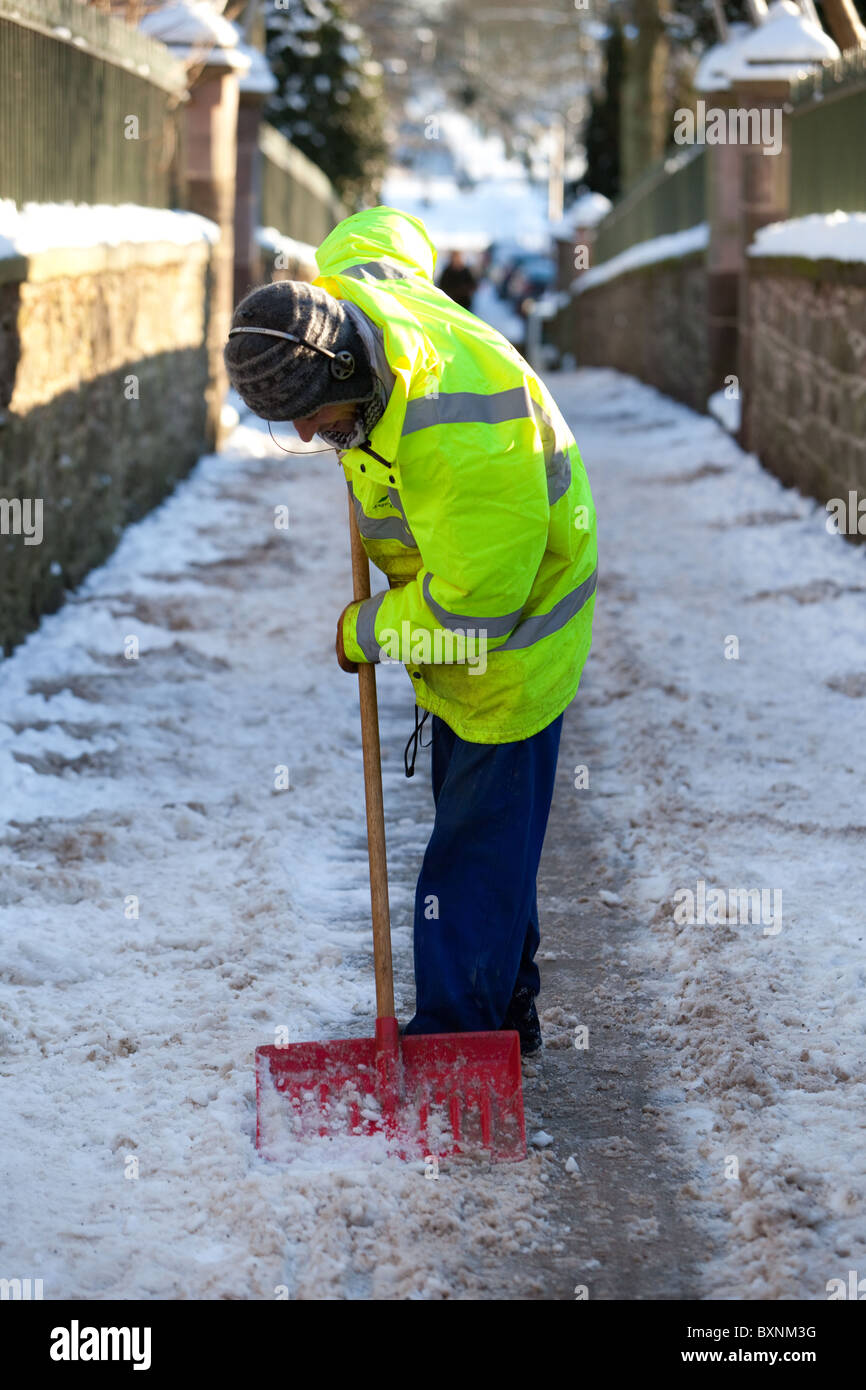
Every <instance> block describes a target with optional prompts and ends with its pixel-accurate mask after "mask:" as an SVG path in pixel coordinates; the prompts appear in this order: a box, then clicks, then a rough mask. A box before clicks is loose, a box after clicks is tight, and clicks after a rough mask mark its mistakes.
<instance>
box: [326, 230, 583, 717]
mask: <svg viewBox="0 0 866 1390" xmlns="http://www.w3.org/2000/svg"><path fill="white" fill-rule="evenodd" d="M316 259H317V262H318V266H319V271H320V274H319V276H318V278H317V279H316V281H315V282H314V283H315V284H317V285H321V286H323V287H324V288H325V289H326V290H329V291H330V293H331V294H333V295H335V296H336V297H337V298H339V299H346V300H350V301H351V302H353V303H354V304H357V305H358V307H359V308H361V309H362V310H363V311H364V312H365V313H366V314H367V315H368V316H369V318H370V319H372V321H373V322H374V323H375V324H377V325H378V326H379V327H380V328H381V329H382V332H383V335H384V344H385V353H386V356H387V359H388V362H389V364H390V366H391V369H392V371H393V373H394V386H393V389H392V392H391V396H390V399H389V401H388V405H387V408H386V410H385V413H384V415H383V416H382V419H381V420H380V421H379V423H378V425H376V427H375V428H374V430H373V431H372V434H371V436H370V440H369V445H368V450H369V451H365V449H364V448H363V447H362V448H356V449H350V450H348V451H346V452H345V453H344V454H343V455H342V456H341V462H342V465H343V469H344V472H345V474H346V478H347V481H348V483H349V487H350V490H351V493H352V497H353V502H354V506H355V513H356V516H357V518H358V523H359V527H360V531H361V535H362V538H363V541H364V546H365V548H366V550H367V553H368V554H369V555H370V557H371V559H372V560H373V561H374V562H375V564H376V565H378V566H379V568H380V569H382V570H383V571H384V572H385V574H387V576H388V578H389V580H390V581H391V583H392V585H393V586H394V587H392V588H391V589H388V590H385V591H384V592H382V593H379V594H375V595H374V596H373V597H372V598H370V599H368V600H367V601H366V602H365V603H364V604H362V605H361V606H360V607H353V608H352V609H350V610H349V613H348V614H347V618H346V622H345V625H344V634H343V636H344V645H345V650H346V655H347V656H349V657H350V658H351V659H352V660H356V661H378V660H381V659H386V658H387V659H389V660H401V661H403V662H404V664H405V665H406V666H407V669H408V671H409V674H410V676H411V677H412V684H413V686H414V690H415V698H416V700H417V702H418V704H419V705H421V706H423V707H424V708H425V709H429V710H431V711H432V712H433V713H434V714H438V715H440V716H441V718H442V719H444V720H445V722H446V723H447V724H449V725H450V726H451V728H452V729H453V730H454V731H455V733H457V734H458V735H459V736H460V737H461V738H464V739H467V740H468V741H470V742H475V743H507V742H509V741H511V740H512V739H521V738H528V737H530V735H532V734H534V733H537V732H538V730H539V729H543V728H545V726H546V725H547V724H549V723H550V722H551V720H553V719H555V718H556V716H557V715H558V714H560V713H561V712H562V710H563V709H564V708H565V707H566V705H567V704H568V703H569V701H570V700H571V699H572V698H573V696H574V694H575V691H576V690H577V686H578V682H579V680H580V674H581V670H582V668H583V664H584V662H585V660H586V657H587V653H588V651H589V646H590V641H591V636H592V615H593V609H594V606H595V588H596V579H597V552H596V525H595V509H594V507H593V502H592V495H591V493H590V488H589V482H588V479H587V476H586V472H585V470H584V467H583V463H582V461H581V458H580V453H579V451H578V448H577V445H576V443H575V441H574V438H573V436H572V434H571V431H570V430H569V428H568V426H567V425H566V423H565V421H564V420H563V418H562V416H561V414H560V412H559V410H558V409H557V406H556V404H555V402H554V401H553V398H552V397H551V395H550V393H549V391H548V390H547V388H546V387H545V385H544V383H543V382H542V381H541V380H540V379H539V377H538V376H536V374H535V373H534V372H533V371H532V369H531V368H530V367H529V366H528V364H527V363H526V362H525V361H524V360H523V358H522V357H521V356H520V354H519V353H518V352H517V351H516V350H515V349H514V348H513V347H512V346H511V344H510V343H508V342H507V340H506V339H505V338H503V336H502V335H501V334H500V333H498V332H497V331H496V330H495V329H493V328H491V327H490V326H489V325H488V324H486V323H484V322H483V321H482V320H481V319H478V318H476V317H475V315H474V314H471V313H469V312H468V311H467V310H465V309H461V308H460V307H459V306H458V305H457V304H455V303H454V301H453V300H451V299H450V298H449V297H448V296H447V295H446V294H445V293H444V292H443V291H442V290H439V289H437V287H436V286H435V285H434V284H433V280H432V276H433V267H434V263H435V259H436V252H435V250H434V248H433V245H432V243H431V241H430V239H429V237H428V235H427V232H426V230H425V228H424V225H423V223H422V222H420V221H419V220H418V219H417V218H414V217H410V216H408V215H407V214H406V213H401V212H399V211H397V210H396V209H395V208H388V207H377V208H372V209H370V210H368V211H366V212H360V213H357V214H355V215H354V216H353V217H349V218H347V219H346V220H345V221H344V222H341V223H340V224H339V225H338V226H337V227H335V228H334V230H333V231H332V232H331V233H330V235H329V236H328V237H327V238H326V240H325V241H324V242H323V243H322V245H321V246H320V247H319V250H318V252H317V253H316Z"/></svg>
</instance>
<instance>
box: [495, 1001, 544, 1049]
mask: <svg viewBox="0 0 866 1390" xmlns="http://www.w3.org/2000/svg"><path fill="white" fill-rule="evenodd" d="M506 1028H508V1029H514V1031H515V1032H517V1033H519V1034H520V1055H521V1057H528V1056H529V1055H530V1054H531V1053H533V1052H538V1050H539V1048H540V1047H542V1046H543V1044H542V1040H541V1024H540V1023H539V1021H538V1013H537V1012H536V1008H535V995H534V994H533V993H532V990H531V989H526V988H521V989H516V990H515V991H514V993H513V995H512V996H511V1003H510V1004H509V1005H508V1008H507V1010H506V1012H505V1018H504V1019H503V1021H502V1028H501V1029H500V1032H501V1031H502V1029H506Z"/></svg>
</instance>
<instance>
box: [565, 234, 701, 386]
mask: <svg viewBox="0 0 866 1390" xmlns="http://www.w3.org/2000/svg"><path fill="white" fill-rule="evenodd" d="M706 323H707V276H706V270H705V264H704V256H703V253H695V254H693V255H689V256H683V257H680V258H678V259H676V260H668V261H657V262H654V263H653V264H652V265H647V266H642V267H640V268H638V269H635V270H628V271H625V272H624V273H622V274H620V275H617V276H615V277H614V278H613V279H610V280H605V281H603V282H602V283H601V284H597V285H593V286H591V287H590V288H589V289H587V290H584V291H583V292H582V293H580V294H575V295H574V298H573V300H572V302H571V304H570V305H569V306H568V307H567V308H566V309H564V310H563V311H562V315H561V316H560V323H559V325H558V327H557V329H556V340H557V343H558V346H559V347H560V349H561V350H563V351H567V352H569V353H571V354H572V355H573V357H574V359H575V362H576V363H577V365H578V366H579V367H616V368H617V369H618V370H619V371H621V372H628V373H629V374H630V375H631V376H636V377H639V378H640V380H641V381H645V382H647V383H648V384H649V385H650V386H655V387H657V388H658V390H659V391H664V392H665V394H666V395H668V396H674V397H675V398H676V399H677V400H680V401H684V402H685V404H686V405H690V406H692V407H693V408H694V409H695V410H705V409H706V405H707V399H708V397H709V395H710V391H711V389H712V388H711V387H710V384H709V348H708V341H707V328H706Z"/></svg>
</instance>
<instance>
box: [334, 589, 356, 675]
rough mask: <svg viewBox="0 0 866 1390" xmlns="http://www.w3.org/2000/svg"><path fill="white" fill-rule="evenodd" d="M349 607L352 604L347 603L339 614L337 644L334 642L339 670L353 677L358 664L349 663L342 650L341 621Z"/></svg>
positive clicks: (354, 662)
mask: <svg viewBox="0 0 866 1390" xmlns="http://www.w3.org/2000/svg"><path fill="white" fill-rule="evenodd" d="M351 607H352V604H351V603H347V604H346V607H345V608H344V609H343V611H342V613H341V614H340V616H339V618H338V619H337V642H336V651H337V662H338V664H339V666H340V669H341V670H343V671H348V672H349V675H354V674H355V672H356V671H357V670H358V663H357V661H350V660H349V658H348V657H347V656H346V652H345V649H344V647H343V619H344V618H345V616H346V614H347V613H348V611H349V609H350V608H351Z"/></svg>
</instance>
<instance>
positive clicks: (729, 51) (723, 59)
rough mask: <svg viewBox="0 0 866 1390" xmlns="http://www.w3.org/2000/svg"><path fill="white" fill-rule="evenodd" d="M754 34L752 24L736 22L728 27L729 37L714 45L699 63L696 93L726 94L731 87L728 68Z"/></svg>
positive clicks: (696, 76) (696, 75) (696, 74)
mask: <svg viewBox="0 0 866 1390" xmlns="http://www.w3.org/2000/svg"><path fill="white" fill-rule="evenodd" d="M752 33H754V30H753V29H752V26H751V24H742V23H739V22H736V21H735V22H734V23H732V24H729V25H728V35H729V37H728V38H727V39H726V40H725V42H724V43H716V44H713V47H712V48H709V49H707V52H706V53H705V54H704V56H703V58H702V59H701V61H700V62H699V63H698V67H697V72H696V73H695V91H696V92H726V91H727V90H728V88H729V87H730V85H731V83H730V79H729V77H728V68H729V66H730V65H731V64H732V63H733V61H734V60H735V58H736V57H737V54H738V52H739V50H740V48H742V46H743V44H744V42H745V40H746V39H747V38H748V37H749V35H750V34H752Z"/></svg>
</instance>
